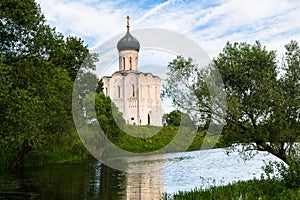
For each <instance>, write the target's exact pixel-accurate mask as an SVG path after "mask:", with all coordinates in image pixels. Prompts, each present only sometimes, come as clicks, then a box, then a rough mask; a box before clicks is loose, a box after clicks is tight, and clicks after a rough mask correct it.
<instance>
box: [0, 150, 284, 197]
mask: <svg viewBox="0 0 300 200" xmlns="http://www.w3.org/2000/svg"><path fill="white" fill-rule="evenodd" d="M270 160H279V159H277V158H276V157H274V156H272V155H270V154H268V153H265V152H259V153H258V154H257V155H256V156H255V157H254V158H253V159H251V160H249V161H244V160H243V159H241V158H240V157H239V156H238V153H233V154H231V155H229V156H228V155H226V152H225V150H224V149H213V150H209V151H194V152H184V153H171V154H164V155H157V156H154V157H152V159H151V160H150V161H149V160H147V161H145V160H144V161H143V160H141V159H140V158H139V159H136V158H134V159H130V158H128V159H127V161H128V163H127V165H128V172H130V173H125V172H121V171H117V170H114V169H112V168H110V167H108V166H105V165H103V164H101V163H100V162H98V161H90V162H86V163H78V164H56V165H49V166H44V167H38V168H26V169H21V170H19V171H2V172H0V199H45V200H53V199H64V200H68V199H70V200H75V199H101V200H103V199H104V200H106V199H107V200H111V199H114V200H117V199H160V198H161V197H162V194H163V192H168V193H174V192H176V191H178V190H181V191H183V190H191V189H194V188H195V187H197V188H207V187H210V186H213V185H225V184H228V183H230V182H233V181H238V180H249V179H253V178H260V175H261V174H262V172H263V171H262V169H261V167H262V166H263V165H264V163H265V162H268V161H270ZM139 168H143V169H146V171H147V172H146V173H134V172H135V170H137V169H139Z"/></svg>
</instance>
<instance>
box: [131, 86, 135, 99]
mask: <svg viewBox="0 0 300 200" xmlns="http://www.w3.org/2000/svg"><path fill="white" fill-rule="evenodd" d="M131 87H132V97H135V91H134V85H133V84H132V85H131Z"/></svg>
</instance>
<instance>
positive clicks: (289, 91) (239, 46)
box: [164, 41, 300, 162]
mask: <svg viewBox="0 0 300 200" xmlns="http://www.w3.org/2000/svg"><path fill="white" fill-rule="evenodd" d="M285 47H286V53H285V56H284V59H283V62H282V63H279V62H278V61H277V60H276V59H277V58H276V53H275V51H269V50H267V49H266V47H263V46H262V45H261V44H260V43H259V42H256V43H255V44H253V45H250V44H247V43H233V44H231V43H227V45H226V46H225V47H224V49H223V51H222V53H220V54H219V55H218V57H217V58H215V59H213V61H212V63H211V65H212V66H215V67H217V69H218V70H219V72H220V74H221V76H222V79H223V83H224V85H223V86H224V91H225V92H226V101H227V106H228V109H227V115H226V118H225V128H224V131H223V142H227V143H228V144H232V143H236V142H239V143H240V142H242V143H254V144H255V145H254V147H255V148H256V149H259V150H266V151H269V152H270V153H272V154H274V155H276V156H278V157H279V158H281V159H282V160H284V161H286V162H290V159H293V158H292V152H293V150H294V147H295V145H294V144H295V142H296V141H297V139H299V136H300V133H299V131H300V126H299V111H300V102H299V94H300V91H299V89H300V87H299V82H300V81H299V80H300V73H299V71H300V67H299V60H300V50H299V46H298V43H297V42H296V41H291V42H290V43H289V44H287V45H286V46H285ZM168 68H169V70H170V73H169V76H168V78H167V83H168V84H167V87H166V89H165V90H164V95H165V96H169V97H171V98H172V100H173V103H174V104H175V105H176V106H177V107H179V108H181V109H183V110H188V111H190V112H191V113H192V112H194V113H195V114H194V115H197V116H201V117H200V118H201V119H202V120H206V123H204V124H207V121H210V120H213V119H212V115H217V116H218V115H220V112H219V113H218V112H215V110H218V109H216V108H214V107H213V106H212V105H213V104H212V102H213V101H214V99H213V98H211V97H212V95H211V92H212V91H211V90H208V87H207V83H208V82H207V80H209V79H210V78H214V76H211V74H213V73H215V72H213V70H212V68H209V67H208V68H205V69H204V70H201V68H199V66H196V65H195V64H194V63H193V61H192V59H191V58H189V59H185V58H183V57H180V56H179V57H177V59H175V60H173V61H172V62H170V63H169V65H168ZM180 85H183V86H184V87H183V88H184V90H180V89H178V88H180V87H179V86H180ZM217 105H218V104H217ZM216 123H219V122H218V120H216ZM200 125H201V124H200ZM202 125H203V123H202Z"/></svg>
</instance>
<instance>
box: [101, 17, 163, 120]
mask: <svg viewBox="0 0 300 200" xmlns="http://www.w3.org/2000/svg"><path fill="white" fill-rule="evenodd" d="M129 28H130V25H129V16H127V33H126V35H125V36H124V37H123V38H121V39H120V40H119V42H118V44H117V49H118V52H119V71H116V72H115V73H113V74H112V75H111V76H104V77H103V78H102V79H101V81H102V82H103V90H104V94H105V95H106V96H109V97H110V98H111V100H112V101H113V102H114V103H115V104H116V106H117V107H118V109H119V111H120V112H122V113H123V117H124V119H125V121H126V122H127V124H132V125H153V126H162V115H163V112H162V102H161V79H160V78H159V77H158V76H154V75H152V74H151V73H143V72H140V71H139V63H138V61H139V57H138V54H139V50H140V43H139V41H138V40H137V39H136V38H134V37H133V36H132V35H131V34H130V32H129Z"/></svg>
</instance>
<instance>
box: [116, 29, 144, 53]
mask: <svg viewBox="0 0 300 200" xmlns="http://www.w3.org/2000/svg"><path fill="white" fill-rule="evenodd" d="M117 48H118V50H119V51H124V50H134V51H139V50H140V43H139V41H138V40H137V39H136V38H135V37H133V36H132V35H131V34H130V33H129V30H127V33H126V35H125V36H124V37H123V38H121V39H120V40H119V42H118V44H117Z"/></svg>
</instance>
